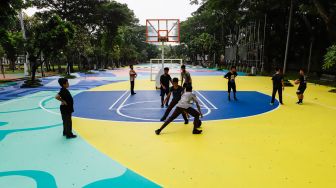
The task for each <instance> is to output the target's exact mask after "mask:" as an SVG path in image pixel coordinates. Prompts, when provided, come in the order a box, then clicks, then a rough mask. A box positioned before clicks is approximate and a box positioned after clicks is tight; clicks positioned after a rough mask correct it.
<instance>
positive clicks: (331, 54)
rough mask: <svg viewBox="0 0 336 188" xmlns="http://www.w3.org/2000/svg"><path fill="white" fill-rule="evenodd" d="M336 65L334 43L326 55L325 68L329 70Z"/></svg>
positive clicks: (335, 47)
mask: <svg viewBox="0 0 336 188" xmlns="http://www.w3.org/2000/svg"><path fill="white" fill-rule="evenodd" d="M335 65H336V45H332V46H331V47H329V48H328V50H327V53H326V54H325V56H324V63H323V69H324V70H328V69H331V68H332V67H334V66H335Z"/></svg>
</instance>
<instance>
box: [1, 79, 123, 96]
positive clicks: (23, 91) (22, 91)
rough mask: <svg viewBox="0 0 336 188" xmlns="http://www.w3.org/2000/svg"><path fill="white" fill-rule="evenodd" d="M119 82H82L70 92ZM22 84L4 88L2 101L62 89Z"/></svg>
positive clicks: (48, 80) (72, 87)
mask: <svg viewBox="0 0 336 188" xmlns="http://www.w3.org/2000/svg"><path fill="white" fill-rule="evenodd" d="M55 79H57V78H48V79H43V84H47V83H49V82H51V81H54V80H55ZM120 81H121V80H118V81H108V80H80V81H79V83H78V84H76V85H71V86H70V90H88V89H91V88H95V87H98V86H102V85H106V84H109V83H113V82H120ZM21 84H22V82H18V84H17V85H15V86H9V87H6V88H3V90H1V91H0V100H1V101H6V100H11V99H15V98H18V97H24V96H27V95H30V94H34V93H37V92H40V91H58V90H59V89H60V88H59V86H57V87H47V86H41V87H38V88H20V86H21Z"/></svg>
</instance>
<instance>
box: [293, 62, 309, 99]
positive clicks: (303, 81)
mask: <svg viewBox="0 0 336 188" xmlns="http://www.w3.org/2000/svg"><path fill="white" fill-rule="evenodd" d="M295 84H300V85H299V88H298V89H297V91H296V94H297V96H298V99H299V101H298V102H297V103H296V104H302V102H303V93H304V92H305V90H306V88H307V80H306V76H305V74H304V70H303V69H300V76H299V79H297V80H295Z"/></svg>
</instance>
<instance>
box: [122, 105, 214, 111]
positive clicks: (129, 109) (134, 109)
mask: <svg viewBox="0 0 336 188" xmlns="http://www.w3.org/2000/svg"><path fill="white" fill-rule="evenodd" d="M132 105H133V104H132ZM161 109H162V110H167V108H141V110H161ZM201 109H202V110H207V109H209V108H206V107H205V108H202V107H201ZM123 110H128V111H137V110H139V109H136V108H125V106H123Z"/></svg>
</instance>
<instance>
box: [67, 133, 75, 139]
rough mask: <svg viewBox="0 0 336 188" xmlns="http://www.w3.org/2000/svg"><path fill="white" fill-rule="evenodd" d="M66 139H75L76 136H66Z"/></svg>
mask: <svg viewBox="0 0 336 188" xmlns="http://www.w3.org/2000/svg"><path fill="white" fill-rule="evenodd" d="M66 138H67V139H72V138H77V136H76V135H74V134H73V135H69V136H66Z"/></svg>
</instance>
